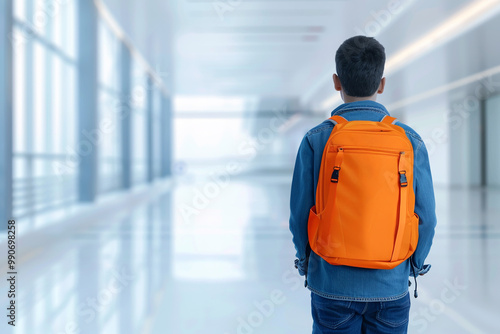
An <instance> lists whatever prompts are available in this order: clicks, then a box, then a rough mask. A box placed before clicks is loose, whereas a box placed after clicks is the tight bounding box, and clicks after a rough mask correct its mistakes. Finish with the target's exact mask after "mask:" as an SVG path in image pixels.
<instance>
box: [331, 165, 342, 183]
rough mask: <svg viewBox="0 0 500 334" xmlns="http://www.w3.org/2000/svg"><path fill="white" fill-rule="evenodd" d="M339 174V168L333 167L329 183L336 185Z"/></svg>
mask: <svg viewBox="0 0 500 334" xmlns="http://www.w3.org/2000/svg"><path fill="white" fill-rule="evenodd" d="M339 172H340V167H338V166H335V167H333V173H332V177H331V178H330V181H332V182H333V183H338V182H339Z"/></svg>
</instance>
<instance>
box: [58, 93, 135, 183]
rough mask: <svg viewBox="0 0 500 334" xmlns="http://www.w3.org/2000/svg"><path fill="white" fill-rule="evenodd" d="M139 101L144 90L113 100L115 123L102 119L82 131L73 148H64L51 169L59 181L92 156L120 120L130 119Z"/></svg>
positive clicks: (113, 120)
mask: <svg viewBox="0 0 500 334" xmlns="http://www.w3.org/2000/svg"><path fill="white" fill-rule="evenodd" d="M141 99H144V88H143V89H134V91H133V93H132V95H130V96H125V97H123V98H122V99H119V100H114V112H116V113H117V114H118V120H117V121H116V120H115V119H113V118H112V117H109V116H108V117H103V118H102V119H101V120H99V121H98V124H97V127H96V128H95V129H93V130H88V131H87V130H83V131H82V133H81V138H80V140H79V141H78V143H77V144H76V146H75V147H73V146H70V145H67V146H66V147H65V159H64V160H63V161H54V162H53V163H52V169H53V171H54V173H55V175H56V176H58V178H59V180H60V181H62V180H63V179H64V176H66V175H71V174H73V173H74V172H75V171H76V170H77V168H78V167H79V166H80V164H81V162H82V158H84V157H86V156H88V155H90V154H92V153H93V152H94V151H95V150H96V148H97V147H98V146H99V145H100V144H101V141H102V138H103V137H104V135H106V134H109V133H111V132H113V131H115V129H116V128H117V123H119V122H120V121H121V120H123V119H124V118H126V117H131V113H132V112H133V109H134V106H135V105H137V104H138V101H141Z"/></svg>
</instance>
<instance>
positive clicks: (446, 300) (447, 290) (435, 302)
mask: <svg viewBox="0 0 500 334" xmlns="http://www.w3.org/2000/svg"><path fill="white" fill-rule="evenodd" d="M466 289H467V286H466V285H462V284H461V283H459V282H458V278H455V279H454V280H453V282H450V281H449V280H445V281H444V287H443V288H442V289H441V293H440V294H439V296H438V297H436V298H434V299H432V300H431V301H430V302H428V303H426V304H427V305H426V306H424V307H420V308H418V309H417V310H415V313H413V314H411V315H410V325H411V327H417V331H418V332H420V333H422V332H424V331H425V330H426V329H427V328H428V327H429V324H430V323H431V322H433V321H435V320H436V319H437V318H438V317H439V316H440V315H441V314H443V313H444V312H446V310H447V308H448V306H447V305H450V304H452V303H454V302H455V301H456V300H457V299H458V298H460V296H461V295H462V293H463V292H464V291H465V290H466Z"/></svg>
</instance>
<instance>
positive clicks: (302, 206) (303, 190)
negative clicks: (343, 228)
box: [289, 136, 315, 275]
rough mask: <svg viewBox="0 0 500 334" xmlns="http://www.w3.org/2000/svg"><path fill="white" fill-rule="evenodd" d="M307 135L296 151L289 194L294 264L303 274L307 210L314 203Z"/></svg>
mask: <svg viewBox="0 0 500 334" xmlns="http://www.w3.org/2000/svg"><path fill="white" fill-rule="evenodd" d="M313 153H314V152H313V149H312V147H311V144H310V143H309V140H308V138H307V136H304V138H303V139H302V142H301V144H300V147H299V151H298V153H297V159H296V161H295V168H294V171H293V179H292V189H291V194H290V221H289V223H290V231H291V232H292V236H293V243H294V245H295V249H296V251H297V254H296V256H297V258H298V259H299V261H298V262H296V266H297V268H298V269H299V273H300V274H301V275H303V274H304V273H305V272H306V271H307V257H308V255H309V254H308V252H309V250H308V248H309V245H308V236H307V221H308V219H309V210H310V209H311V207H312V206H313V205H314V193H315V191H314V154H313Z"/></svg>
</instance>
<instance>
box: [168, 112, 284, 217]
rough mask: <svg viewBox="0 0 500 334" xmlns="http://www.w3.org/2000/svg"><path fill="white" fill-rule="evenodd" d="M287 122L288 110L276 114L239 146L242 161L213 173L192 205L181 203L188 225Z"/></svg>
mask: <svg viewBox="0 0 500 334" xmlns="http://www.w3.org/2000/svg"><path fill="white" fill-rule="evenodd" d="M285 121H286V108H282V109H281V110H278V111H275V112H274V117H272V118H271V120H270V121H269V125H268V126H266V127H264V128H262V129H260V130H259V132H258V133H257V135H256V136H255V137H253V138H250V139H248V140H245V141H243V142H241V143H240V144H239V145H238V148H237V151H238V156H239V157H241V159H238V160H233V161H230V162H228V163H227V164H226V165H225V166H224V167H223V169H222V170H220V171H218V172H215V173H211V174H210V181H208V182H206V183H205V184H204V185H203V186H201V187H196V188H195V190H194V196H193V198H192V200H191V203H181V204H180V205H179V207H178V209H179V212H180V214H181V216H182V218H183V221H184V222H186V223H189V222H191V218H192V217H193V216H197V215H198V214H200V212H201V211H202V210H204V209H206V208H207V207H208V205H209V204H210V203H211V201H212V200H214V199H215V198H216V197H218V196H219V195H220V194H221V192H222V191H223V190H224V189H225V188H227V187H228V186H229V184H230V183H231V177H233V176H235V175H237V174H239V173H241V171H242V170H243V167H244V166H245V165H247V164H248V163H250V162H251V161H252V160H253V159H255V157H256V156H257V155H258V153H259V152H260V151H262V150H263V149H264V148H266V147H267V146H268V145H270V144H271V143H272V142H273V141H274V140H275V139H276V136H277V133H278V132H279V129H280V125H281V124H283V123H284V122H285Z"/></svg>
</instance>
